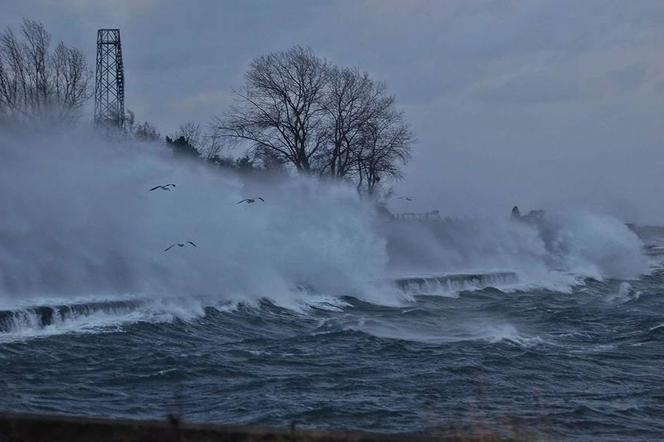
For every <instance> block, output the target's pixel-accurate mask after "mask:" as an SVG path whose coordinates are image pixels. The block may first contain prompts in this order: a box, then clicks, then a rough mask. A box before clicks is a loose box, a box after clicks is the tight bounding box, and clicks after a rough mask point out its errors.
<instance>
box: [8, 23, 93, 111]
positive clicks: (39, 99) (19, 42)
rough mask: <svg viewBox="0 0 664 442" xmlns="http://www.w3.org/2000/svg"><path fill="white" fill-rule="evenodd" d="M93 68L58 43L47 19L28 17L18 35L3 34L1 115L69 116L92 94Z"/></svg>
mask: <svg viewBox="0 0 664 442" xmlns="http://www.w3.org/2000/svg"><path fill="white" fill-rule="evenodd" d="M90 78H91V73H90V71H89V70H88V67H87V63H86V60H85V57H84V56H83V53H82V52H81V51H80V50H78V49H75V48H69V47H67V46H65V44H64V43H62V42H61V43H59V44H58V45H57V46H56V47H55V49H54V50H51V36H50V34H49V33H48V32H47V31H46V28H45V27H44V25H43V24H41V23H39V22H36V21H33V20H28V19H25V20H24V21H23V25H22V27H21V32H20V36H17V35H16V34H15V33H14V31H13V30H12V29H11V28H8V29H6V30H5V31H4V32H3V33H1V34H0V119H6V120H18V121H25V120H32V119H35V118H48V119H52V120H57V121H62V120H68V119H71V118H73V117H75V116H77V114H78V113H79V111H80V108H81V106H82V105H83V104H84V102H85V101H86V100H87V99H88V98H89V97H90V93H89V87H88V86H89V82H90Z"/></svg>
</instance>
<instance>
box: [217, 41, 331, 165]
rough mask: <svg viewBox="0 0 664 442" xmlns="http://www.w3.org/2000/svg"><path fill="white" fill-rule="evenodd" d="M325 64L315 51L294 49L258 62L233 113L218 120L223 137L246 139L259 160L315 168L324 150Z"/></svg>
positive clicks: (246, 76) (247, 79)
mask: <svg viewBox="0 0 664 442" xmlns="http://www.w3.org/2000/svg"><path fill="white" fill-rule="evenodd" d="M327 76H328V69H327V63H326V62H325V61H324V60H322V59H320V58H318V57H317V56H315V55H314V53H313V52H312V51H311V49H305V48H302V47H294V48H292V49H290V50H288V51H285V52H279V53H275V54H270V55H266V56H262V57H259V58H257V59H255V60H254V61H253V62H252V63H251V66H250V68H249V71H248V72H247V74H246V75H245V86H244V88H243V90H242V91H240V92H237V97H238V100H237V102H236V104H235V106H234V107H233V108H232V110H231V112H230V113H229V114H228V115H227V116H226V117H225V118H223V119H218V120H217V129H218V133H219V135H220V136H221V137H224V138H227V139H229V140H232V141H235V142H238V141H248V142H250V143H251V144H252V145H253V149H254V151H255V153H256V154H258V156H260V155H261V154H267V153H269V156H270V157H272V158H278V159H279V160H281V162H283V163H290V164H291V165H293V166H294V167H295V168H296V169H297V170H299V171H304V172H308V171H310V170H312V160H313V159H314V158H315V156H316V155H317V154H318V152H319V150H320V149H322V147H323V143H324V136H323V129H324V128H323V118H322V117H323V115H324V110H323V109H322V98H323V94H324V88H325V86H326V83H327Z"/></svg>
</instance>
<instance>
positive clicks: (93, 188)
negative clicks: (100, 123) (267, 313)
mask: <svg viewBox="0 0 664 442" xmlns="http://www.w3.org/2000/svg"><path fill="white" fill-rule="evenodd" d="M0 155H2V157H3V159H4V161H3V162H2V163H1V164H0V199H1V200H2V207H1V209H0V210H2V216H1V217H0V302H1V303H2V304H4V305H6V307H7V308H8V307H11V306H12V305H22V304H26V303H27V304H29V303H34V302H36V300H38V299H48V298H57V299H65V300H66V299H68V297H70V298H72V299H73V298H75V297H80V296H93V295H105V296H118V295H128V296H134V297H141V298H144V299H153V298H185V299H188V300H199V301H200V300H203V299H205V300H207V301H203V302H211V300H213V301H215V302H218V301H249V302H252V301H255V300H258V299H260V298H269V299H271V300H273V301H274V302H277V303H281V304H283V305H289V304H290V305H292V304H293V303H297V302H301V301H303V300H305V301H306V298H307V296H312V294H319V295H320V294H323V295H332V296H344V295H351V296H356V297H359V298H363V299H367V300H370V301H371V302H375V303H379V304H380V303H385V304H391V303H394V302H399V300H400V299H403V294H400V293H397V292H396V290H395V289H394V288H392V287H391V286H389V285H388V284H386V282H387V281H389V279H391V278H393V277H396V276H404V275H420V274H442V273H449V272H473V271H475V272H476V271H491V270H509V271H515V272H517V273H518V274H519V276H520V278H521V280H522V281H526V282H530V283H535V284H540V285H546V284H547V283H554V282H555V283H562V284H570V283H573V282H574V281H575V280H576V278H577V277H592V278H597V279H601V278H607V277H615V278H623V279H629V278H634V277H636V276H638V275H639V274H641V273H645V272H647V271H648V267H647V261H646V260H645V258H644V257H643V256H642V254H641V251H640V249H641V246H642V245H641V243H640V241H639V240H638V238H637V237H636V235H634V234H633V233H632V232H631V231H630V230H629V229H628V228H627V227H625V226H624V224H623V223H622V222H621V221H619V220H616V219H612V218H609V217H606V216H599V215H596V214H592V213H589V212H575V213H558V214H551V215H550V216H547V218H546V220H545V222H544V223H542V224H541V225H539V226H535V225H532V224H528V223H519V222H514V221H511V220H509V219H508V218H507V216H506V217H504V218H498V219H458V220H448V221H445V222H441V223H406V222H394V221H391V220H389V219H387V218H386V217H385V216H383V215H381V214H380V211H377V210H375V207H374V206H373V205H372V204H370V203H369V202H368V201H366V200H364V199H362V198H360V197H358V195H357V193H356V192H355V190H354V188H353V187H352V186H350V185H345V184H343V183H336V184H335V183H330V182H329V181H325V182H324V181H319V180H317V179H315V178H313V177H296V176H288V175H285V174H275V175H267V174H265V175H262V176H258V175H255V176H245V177H241V176H238V175H236V174H234V173H232V172H228V171H223V170H220V169H218V168H214V167H211V166H208V165H207V164H205V163H203V162H202V161H194V160H189V159H183V158H177V157H175V156H174V154H173V153H172V152H171V151H170V149H168V148H166V147H164V146H162V145H158V144H151V143H139V142H134V141H128V140H113V139H109V138H106V137H103V136H100V135H98V134H94V133H93V132H91V131H89V130H86V129H82V128H77V129H70V130H65V131H63V130H52V129H51V130H47V129H42V130H38V131H36V132H34V133H30V134H26V133H24V132H20V131H14V132H11V133H10V134H9V136H8V137H3V139H2V140H1V141H0ZM165 183H175V184H176V185H177V187H176V188H175V189H173V190H172V191H162V190H157V191H154V192H148V189H150V188H151V187H153V186H155V185H158V184H165ZM255 196H262V197H263V198H264V199H265V202H264V203H263V202H257V203H255V204H251V205H248V204H240V205H238V204H236V203H237V202H238V201H240V200H241V199H243V198H246V197H255ZM185 241H193V242H195V243H196V244H197V245H198V247H196V248H193V247H184V248H178V247H175V248H174V249H172V250H170V251H168V252H164V251H163V250H164V249H165V248H166V247H167V246H169V245H170V244H172V243H176V242H185Z"/></svg>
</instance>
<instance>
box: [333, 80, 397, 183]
mask: <svg viewBox="0 0 664 442" xmlns="http://www.w3.org/2000/svg"><path fill="white" fill-rule="evenodd" d="M329 78H330V81H329V84H328V87H327V89H326V96H325V102H324V108H325V110H326V112H327V119H326V128H327V132H326V134H327V136H328V141H329V146H328V148H327V149H325V150H324V151H323V154H322V156H323V158H322V162H323V172H324V173H325V174H328V175H332V176H337V177H347V176H348V175H350V174H352V173H353V172H354V171H357V170H358V161H359V160H360V159H361V156H360V152H361V150H362V148H363V145H362V143H364V142H365V137H364V135H365V131H366V129H367V125H368V124H369V123H370V122H371V121H372V120H375V119H377V118H379V117H380V115H381V114H382V113H385V112H390V110H391V108H392V107H393V105H394V99H393V98H392V97H389V96H387V95H386V90H387V88H386V87H385V84H384V83H376V82H374V81H373V80H372V79H371V78H369V75H368V74H367V73H366V72H365V73H360V72H359V71H358V70H357V69H348V68H344V69H340V68H336V67H333V68H331V69H330V75H329Z"/></svg>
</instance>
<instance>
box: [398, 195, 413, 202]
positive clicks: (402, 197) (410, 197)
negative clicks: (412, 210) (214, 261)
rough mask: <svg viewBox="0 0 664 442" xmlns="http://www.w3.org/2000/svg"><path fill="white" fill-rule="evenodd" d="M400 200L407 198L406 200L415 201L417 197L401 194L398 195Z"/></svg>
mask: <svg viewBox="0 0 664 442" xmlns="http://www.w3.org/2000/svg"><path fill="white" fill-rule="evenodd" d="M397 199H398V200H406V201H413V200H414V199H415V198H413V197H412V196H399V197H397Z"/></svg>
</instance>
